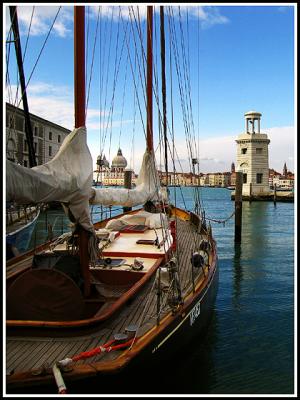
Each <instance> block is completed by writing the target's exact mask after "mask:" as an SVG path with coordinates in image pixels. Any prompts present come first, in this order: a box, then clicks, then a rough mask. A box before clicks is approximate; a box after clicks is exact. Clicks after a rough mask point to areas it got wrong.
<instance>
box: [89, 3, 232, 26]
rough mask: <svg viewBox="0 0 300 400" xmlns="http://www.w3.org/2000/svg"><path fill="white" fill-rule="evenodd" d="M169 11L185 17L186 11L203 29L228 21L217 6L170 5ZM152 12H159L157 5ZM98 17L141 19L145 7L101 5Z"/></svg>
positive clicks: (97, 9)
mask: <svg viewBox="0 0 300 400" xmlns="http://www.w3.org/2000/svg"><path fill="white" fill-rule="evenodd" d="M164 8H165V15H167V14H168V13H169V6H165V7H164ZM91 10H92V15H93V16H94V17H98V13H99V6H92V7H91ZM170 10H171V11H170V12H171V14H172V15H173V16H175V17H178V16H179V12H180V14H181V16H182V18H184V17H185V14H186V13H187V12H188V13H189V16H190V17H192V18H196V19H199V21H200V23H201V24H200V25H201V27H202V28H203V29H205V28H209V27H211V26H213V25H217V24H226V23H228V22H229V19H228V18H227V17H225V16H224V15H221V14H220V10H219V9H218V7H212V6H209V7H205V6H197V5H188V6H186V5H181V6H180V7H179V6H177V5H176V6H171V7H170ZM154 12H156V13H159V12H160V11H159V6H154ZM100 17H107V18H111V17H112V18H113V19H114V20H115V21H116V20H119V18H120V17H121V18H122V19H123V20H130V19H133V20H134V19H136V20H140V21H143V20H145V19H146V18H147V7H146V6H143V5H139V6H129V7H128V6H119V5H114V6H112V5H110V6H101V9H100Z"/></svg>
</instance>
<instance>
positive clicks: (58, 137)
mask: <svg viewBox="0 0 300 400" xmlns="http://www.w3.org/2000/svg"><path fill="white" fill-rule="evenodd" d="M57 141H58V143H60V135H58V136H57Z"/></svg>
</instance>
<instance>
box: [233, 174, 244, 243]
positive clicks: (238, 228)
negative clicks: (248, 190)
mask: <svg viewBox="0 0 300 400" xmlns="http://www.w3.org/2000/svg"><path fill="white" fill-rule="evenodd" d="M242 191H243V173H242V172H236V183H235V196H234V199H235V230H234V241H235V243H241V239H242V204H243V197H242Z"/></svg>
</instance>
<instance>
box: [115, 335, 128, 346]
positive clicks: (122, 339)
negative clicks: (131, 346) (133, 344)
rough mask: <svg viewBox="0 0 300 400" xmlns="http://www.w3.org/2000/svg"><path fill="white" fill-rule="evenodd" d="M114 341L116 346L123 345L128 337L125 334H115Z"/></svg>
mask: <svg viewBox="0 0 300 400" xmlns="http://www.w3.org/2000/svg"><path fill="white" fill-rule="evenodd" d="M114 339H115V342H117V343H118V344H120V343H125V342H127V340H128V335H126V333H115V334H114Z"/></svg>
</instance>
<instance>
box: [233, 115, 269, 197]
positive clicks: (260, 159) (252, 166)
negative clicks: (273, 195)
mask: <svg viewBox="0 0 300 400" xmlns="http://www.w3.org/2000/svg"><path fill="white" fill-rule="evenodd" d="M260 117H261V114H260V113H258V112H256V111H250V112H248V113H246V114H245V121H246V123H245V128H246V132H245V133H242V134H241V135H239V136H238V138H237V140H236V143H237V168H236V170H237V171H242V172H243V195H245V196H250V195H253V196H255V195H266V194H268V193H270V188H269V152H268V145H269V143H270V140H269V139H268V136H267V135H266V134H264V133H260ZM256 123H257V124H256ZM255 125H257V128H256V131H255ZM250 128H251V129H250ZM249 131H250V132H249Z"/></svg>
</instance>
